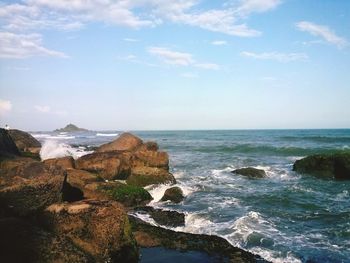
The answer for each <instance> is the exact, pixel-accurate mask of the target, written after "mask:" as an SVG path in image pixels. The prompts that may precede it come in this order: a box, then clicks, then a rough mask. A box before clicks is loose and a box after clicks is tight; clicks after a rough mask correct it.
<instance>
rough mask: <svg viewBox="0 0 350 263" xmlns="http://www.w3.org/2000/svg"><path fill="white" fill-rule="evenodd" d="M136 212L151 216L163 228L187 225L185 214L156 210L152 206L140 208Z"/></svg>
mask: <svg viewBox="0 0 350 263" xmlns="http://www.w3.org/2000/svg"><path fill="white" fill-rule="evenodd" d="M134 211H136V212H141V213H147V214H149V215H150V216H151V217H152V218H153V219H154V221H156V222H157V223H158V224H160V225H163V226H169V227H178V226H184V225H185V214H184V213H179V212H176V211H167V210H162V209H156V208H153V207H150V206H145V207H138V208H136V209H135V210H134Z"/></svg>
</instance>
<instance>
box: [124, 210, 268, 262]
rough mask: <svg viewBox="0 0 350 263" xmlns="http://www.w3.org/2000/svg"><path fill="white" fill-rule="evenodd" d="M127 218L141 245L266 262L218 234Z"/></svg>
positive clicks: (131, 217)
mask: <svg viewBox="0 0 350 263" xmlns="http://www.w3.org/2000/svg"><path fill="white" fill-rule="evenodd" d="M129 220H130V223H131V226H132V231H133V233H134V235H135V239H136V242H137V243H138V245H139V246H141V247H155V246H159V247H166V248H170V249H177V250H181V251H183V252H186V251H201V252H206V253H207V254H209V255H217V256H220V257H222V258H221V260H219V261H218V262H235V263H250V262H267V261H265V260H264V259H262V258H261V257H260V256H257V255H254V254H252V253H250V252H247V251H244V250H243V249H240V248H237V247H234V246H232V245H231V244H230V243H229V242H228V241H227V240H225V239H224V238H221V237H218V236H210V235H198V234H190V233H183V232H175V231H172V230H168V229H164V228H161V227H156V226H152V225H150V224H147V223H145V222H143V221H141V220H140V219H137V218H135V217H133V216H131V215H130V216H129Z"/></svg>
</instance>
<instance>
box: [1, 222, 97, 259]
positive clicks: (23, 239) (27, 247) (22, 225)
mask: <svg viewBox="0 0 350 263" xmlns="http://www.w3.org/2000/svg"><path fill="white" fill-rule="evenodd" d="M0 233H1V236H0V251H1V253H0V262H18V263H21V262H23V263H24V262H26V263H27V262H28V263H36V262H52V263H53V262H86V263H87V262H94V261H93V258H92V257H91V256H90V255H88V254H87V253H86V252H84V251H82V250H81V249H79V248H77V247H76V246H75V245H74V244H73V243H72V242H71V241H70V240H68V239H67V238H65V237H63V236H57V235H54V234H52V233H50V232H47V231H45V230H43V229H40V228H38V227H36V226H34V225H32V224H30V223H29V222H28V220H26V221H24V220H22V219H19V218H13V217H8V218H1V219H0Z"/></svg>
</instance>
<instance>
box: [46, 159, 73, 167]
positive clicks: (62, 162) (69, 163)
mask: <svg viewBox="0 0 350 263" xmlns="http://www.w3.org/2000/svg"><path fill="white" fill-rule="evenodd" d="M43 162H44V163H45V164H47V165H57V166H61V167H63V168H65V169H68V168H75V162H74V159H73V157H72V156H66V157H61V158H52V159H46V160H44V161H43Z"/></svg>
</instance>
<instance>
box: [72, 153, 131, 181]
mask: <svg viewBox="0 0 350 263" xmlns="http://www.w3.org/2000/svg"><path fill="white" fill-rule="evenodd" d="M130 160H131V154H130V153H126V152H125V153H124V152H120V151H119V152H118V151H114V152H95V153H92V154H88V155H84V156H82V157H80V158H79V159H77V160H76V162H75V166H76V168H77V169H82V170H86V171H89V172H92V173H97V174H98V175H99V176H101V177H102V178H103V179H105V180H113V179H125V178H126V177H127V176H128V175H129V174H130V169H131V168H130V162H131V161H130Z"/></svg>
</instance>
